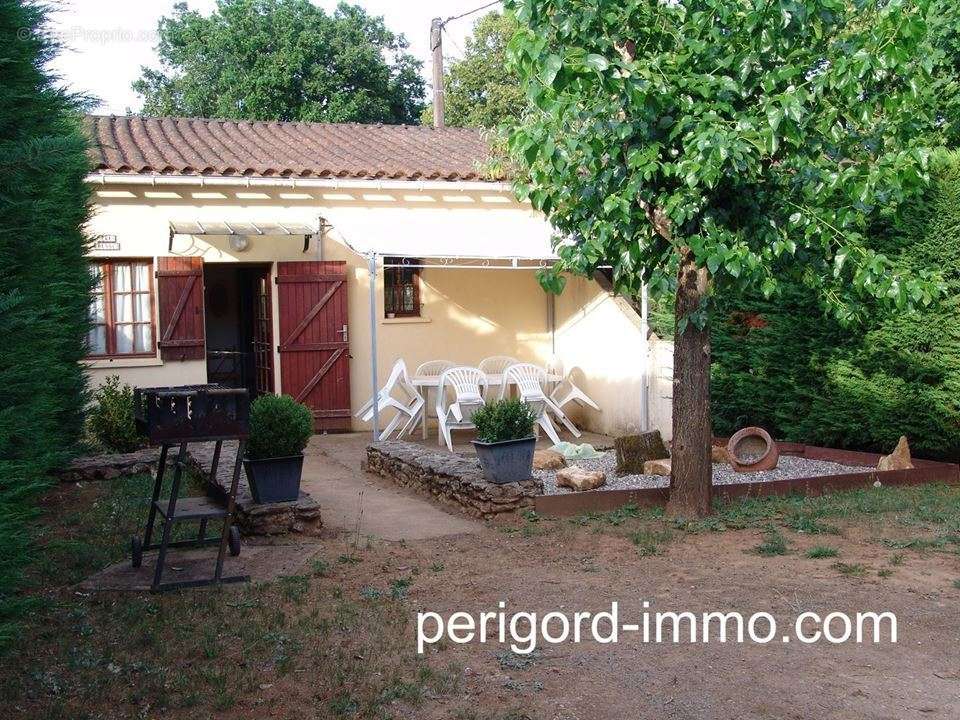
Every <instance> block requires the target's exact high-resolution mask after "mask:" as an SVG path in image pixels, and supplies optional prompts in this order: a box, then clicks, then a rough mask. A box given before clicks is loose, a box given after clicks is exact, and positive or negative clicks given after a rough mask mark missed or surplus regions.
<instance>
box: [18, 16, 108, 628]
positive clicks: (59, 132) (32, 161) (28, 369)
mask: <svg viewBox="0 0 960 720" xmlns="http://www.w3.org/2000/svg"><path fill="white" fill-rule="evenodd" d="M44 23H45V11H44V9H43V7H42V5H41V4H39V3H34V2H29V1H27V0H12V1H8V2H2V3H0V67H2V68H3V70H2V71H0V338H3V345H2V348H0V548H2V549H3V551H2V552H0V645H2V644H3V643H4V642H5V641H6V640H8V639H9V637H10V632H11V630H12V627H13V626H12V625H11V623H12V622H13V620H14V619H15V617H16V614H17V612H18V611H20V610H22V609H23V603H22V602H20V601H18V600H17V597H16V595H15V594H14V593H15V590H16V586H17V584H18V582H19V580H20V574H21V571H22V567H23V565H24V564H25V563H26V562H27V561H28V559H29V539H30V534H29V532H28V530H27V523H28V521H29V519H30V517H31V515H32V513H33V512H34V500H35V498H36V495H37V493H38V492H39V491H40V490H42V489H43V488H45V487H46V486H47V484H48V479H47V477H48V476H47V473H48V472H49V471H50V470H51V469H52V468H54V467H55V466H56V465H57V464H58V463H60V462H62V461H64V460H65V459H66V458H67V457H68V456H69V454H70V452H71V450H73V449H74V448H75V445H76V442H77V440H78V438H79V436H80V433H81V431H82V424H83V404H84V389H85V384H84V373H83V370H82V368H81V366H80V362H79V361H80V360H81V359H82V358H83V357H84V355H85V349H84V339H85V337H86V332H87V314H88V312H89V303H90V296H89V292H90V285H91V277H90V272H89V269H88V268H87V264H86V260H85V257H84V255H85V251H86V242H85V240H84V236H83V233H82V231H81V228H82V227H83V225H84V224H85V223H86V221H87V214H88V206H87V203H88V201H89V189H88V187H87V185H86V183H85V182H84V178H85V177H86V174H87V172H88V171H89V163H88V160H87V156H86V138H85V136H84V134H83V130H82V124H81V117H80V109H81V108H80V103H79V102H78V100H77V99H76V98H73V97H71V96H69V95H67V94H65V93H64V92H63V91H62V90H60V89H59V88H58V86H57V83H56V82H55V79H54V78H53V77H52V76H51V75H50V73H49V72H47V70H46V63H47V62H48V61H49V60H50V59H51V57H53V54H54V53H55V52H56V49H57V48H56V47H55V46H54V45H53V44H52V43H51V41H50V39H49V35H48V34H47V32H46V28H45V24H44Z"/></svg>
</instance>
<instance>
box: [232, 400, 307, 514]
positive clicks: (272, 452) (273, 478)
mask: <svg viewBox="0 0 960 720" xmlns="http://www.w3.org/2000/svg"><path fill="white" fill-rule="evenodd" d="M312 434H313V414H312V413H311V412H310V409H309V408H307V407H306V406H304V405H301V404H300V403H298V402H297V401H296V400H294V399H293V398H292V397H290V396H289V395H261V396H260V397H258V398H257V399H256V400H254V401H253V403H251V405H250V439H249V440H248V441H247V457H246V458H245V459H244V461H243V468H244V470H245V471H246V473H247V482H248V483H249V484H250V492H251V493H252V494H253V499H254V500H255V501H256V502H258V503H273V502H289V501H291V500H296V499H297V497H298V496H299V495H300V477H301V475H302V473H303V449H304V448H305V447H306V446H307V441H308V440H310V436H311V435H312Z"/></svg>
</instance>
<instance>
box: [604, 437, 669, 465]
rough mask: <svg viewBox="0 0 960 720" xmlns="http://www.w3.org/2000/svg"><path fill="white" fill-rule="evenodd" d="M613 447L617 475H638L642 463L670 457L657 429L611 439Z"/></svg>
mask: <svg viewBox="0 0 960 720" xmlns="http://www.w3.org/2000/svg"><path fill="white" fill-rule="evenodd" d="M613 447H614V450H616V453H617V473H618V474H619V475H639V474H641V473H642V472H643V465H644V463H646V462H648V461H650V460H661V459H663V458H667V457H670V453H669V451H668V450H667V446H666V445H664V444H663V438H662V437H660V431H659V430H654V431H652V432H645V433H640V434H639V435H624V436H623V437H618V438H617V439H616V440H614V441H613Z"/></svg>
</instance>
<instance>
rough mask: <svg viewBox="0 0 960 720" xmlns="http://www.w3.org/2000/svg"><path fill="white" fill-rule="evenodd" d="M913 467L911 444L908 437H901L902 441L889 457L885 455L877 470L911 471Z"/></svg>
mask: <svg viewBox="0 0 960 720" xmlns="http://www.w3.org/2000/svg"><path fill="white" fill-rule="evenodd" d="M912 467H913V460H912V459H911V457H910V444H909V443H908V442H907V436H906V435H901V436H900V441H899V442H898V443H897V446H896V447H895V448H894V449H893V452H892V453H890V454H889V455H884V456H883V457H881V458H880V462H878V463H877V470H909V469H910V468H912Z"/></svg>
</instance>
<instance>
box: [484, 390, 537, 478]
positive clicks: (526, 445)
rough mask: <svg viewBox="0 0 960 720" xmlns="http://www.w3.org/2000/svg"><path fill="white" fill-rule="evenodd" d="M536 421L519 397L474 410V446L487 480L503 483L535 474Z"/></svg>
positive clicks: (535, 417)
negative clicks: (475, 427)
mask: <svg viewBox="0 0 960 720" xmlns="http://www.w3.org/2000/svg"><path fill="white" fill-rule="evenodd" d="M536 421H537V415H536V413H534V412H533V410H531V409H530V406H529V405H527V404H526V403H525V402H522V401H521V400H516V399H509V400H498V401H496V402H493V403H490V404H489V405H485V406H484V407H482V408H480V409H479V410H478V411H477V412H475V413H474V414H473V423H474V424H475V425H476V426H477V439H476V440H474V441H473V446H474V447H475V448H476V449H477V457H479V458H480V467H482V468H483V474H484V477H486V478H487V480H489V481H490V482H493V483H501V484H502V483H510V482H517V481H519V480H528V479H529V478H531V477H533V451H534V447H535V446H536V444H537V439H536V437H534V435H533V426H534V423H536Z"/></svg>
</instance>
